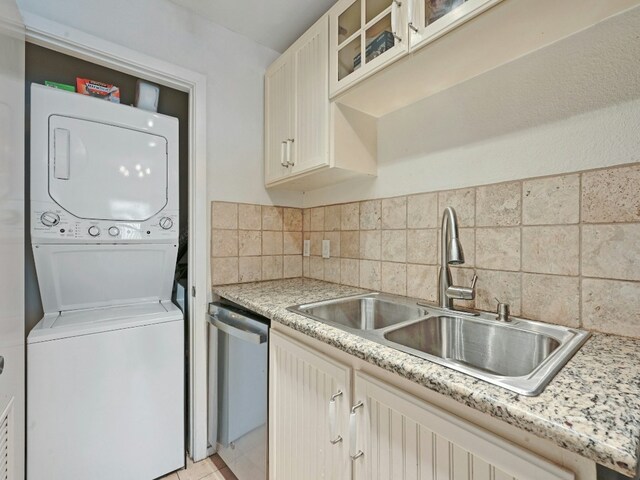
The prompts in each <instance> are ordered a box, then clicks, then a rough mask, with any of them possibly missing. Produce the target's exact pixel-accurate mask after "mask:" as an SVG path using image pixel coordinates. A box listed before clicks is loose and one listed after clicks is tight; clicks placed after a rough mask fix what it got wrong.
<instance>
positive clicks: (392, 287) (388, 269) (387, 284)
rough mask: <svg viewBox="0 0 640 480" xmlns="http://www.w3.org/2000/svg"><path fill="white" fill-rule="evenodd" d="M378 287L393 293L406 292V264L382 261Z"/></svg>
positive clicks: (402, 293) (403, 293)
mask: <svg viewBox="0 0 640 480" xmlns="http://www.w3.org/2000/svg"><path fill="white" fill-rule="evenodd" d="M381 269H382V270H381V271H382V273H381V281H380V289H381V290H382V291H383V292H387V293H393V294H395V295H406V294H407V264H406V263H392V262H382V265H381Z"/></svg>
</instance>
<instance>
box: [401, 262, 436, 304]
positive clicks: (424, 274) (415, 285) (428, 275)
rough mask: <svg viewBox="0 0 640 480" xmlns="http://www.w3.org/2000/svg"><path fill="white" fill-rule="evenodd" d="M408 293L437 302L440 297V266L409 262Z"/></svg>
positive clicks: (410, 295) (411, 295)
mask: <svg viewBox="0 0 640 480" xmlns="http://www.w3.org/2000/svg"><path fill="white" fill-rule="evenodd" d="M407 295H408V296H409V297H415V298H421V299H423V300H427V301H429V302H435V301H436V300H437V299H438V267H435V266H432V265H414V264H411V263H409V264H407Z"/></svg>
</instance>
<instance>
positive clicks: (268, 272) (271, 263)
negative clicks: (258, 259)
mask: <svg viewBox="0 0 640 480" xmlns="http://www.w3.org/2000/svg"><path fill="white" fill-rule="evenodd" d="M279 278H282V255H275V256H270V255H264V256H263V257H262V280H276V279H279Z"/></svg>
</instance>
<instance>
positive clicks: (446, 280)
mask: <svg viewBox="0 0 640 480" xmlns="http://www.w3.org/2000/svg"><path fill="white" fill-rule="evenodd" d="M440 235H441V237H440V248H441V257H440V272H439V276H438V304H439V305H440V307H442V308H448V309H450V310H453V309H454V306H453V301H454V300H473V299H474V298H475V296H476V290H475V287H476V281H477V280H478V276H477V275H474V276H473V280H472V281H471V287H469V288H467V287H458V286H455V285H452V280H451V270H450V269H449V265H462V264H464V252H463V251H462V244H461V243H460V239H459V238H458V219H457V217H456V211H455V210H454V209H453V208H451V207H447V208H445V209H444V214H443V215H442V229H441V232H440Z"/></svg>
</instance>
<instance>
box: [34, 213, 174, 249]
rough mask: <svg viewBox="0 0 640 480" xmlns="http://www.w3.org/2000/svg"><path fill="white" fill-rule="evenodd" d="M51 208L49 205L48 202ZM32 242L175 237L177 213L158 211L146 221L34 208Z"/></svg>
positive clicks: (98, 241)
mask: <svg viewBox="0 0 640 480" xmlns="http://www.w3.org/2000/svg"><path fill="white" fill-rule="evenodd" d="M48 207H50V205H48ZM31 237H32V241H33V242H34V243H37V242H45V243H47V242H49V243H57V242H60V241H64V242H72V243H76V242H77V243H86V242H91V243H94V242H95V243H136V242H144V243H146V242H153V241H156V242H157V241H160V242H163V241H165V242H166V241H171V240H176V241H177V239H178V215H177V213H176V214H170V213H168V212H161V213H159V214H158V215H156V216H154V217H152V218H150V219H149V220H147V221H145V222H127V221H115V220H111V221H110V220H86V219H80V218H77V217H74V216H73V215H71V214H70V213H68V212H66V211H64V210H62V209H47V208H46V207H45V208H44V209H42V210H35V211H33V213H32V217H31Z"/></svg>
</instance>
